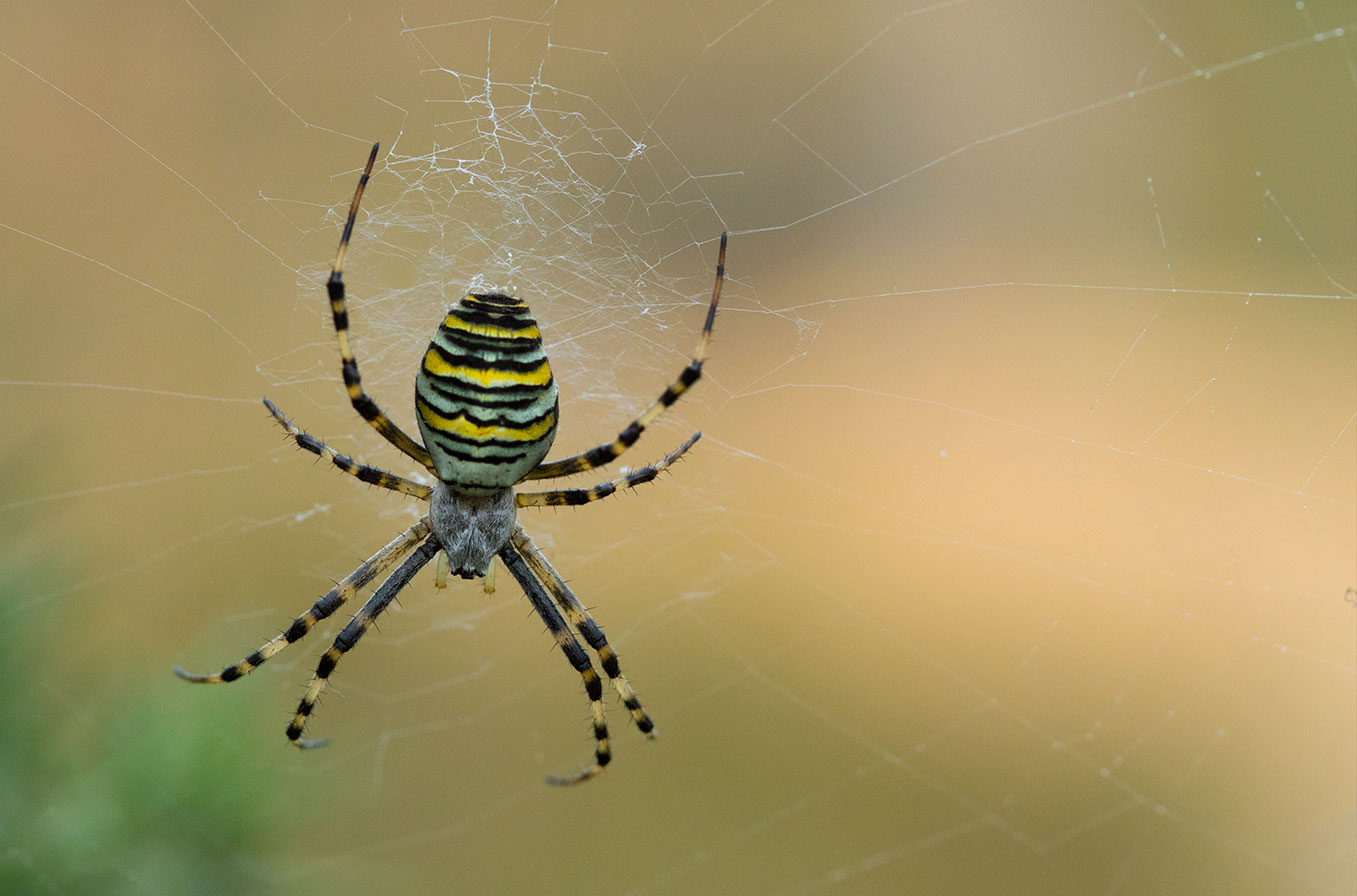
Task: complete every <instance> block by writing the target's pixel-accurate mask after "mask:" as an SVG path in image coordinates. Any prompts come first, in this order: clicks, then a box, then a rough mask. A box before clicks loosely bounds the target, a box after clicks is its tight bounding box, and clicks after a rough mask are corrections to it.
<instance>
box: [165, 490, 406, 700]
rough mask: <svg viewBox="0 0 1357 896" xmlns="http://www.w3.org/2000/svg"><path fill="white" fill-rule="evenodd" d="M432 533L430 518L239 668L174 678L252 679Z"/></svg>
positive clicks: (204, 680) (177, 668) (200, 680)
mask: <svg viewBox="0 0 1357 896" xmlns="http://www.w3.org/2000/svg"><path fill="white" fill-rule="evenodd" d="M430 530H431V527H430V525H429V518H428V517H427V516H425V517H424V518H423V519H421V520H420V521H419V522H417V523H415V524H414V525H413V526H411V527H410V528H409V529H406V530H405V531H404V532H402V533H401V534H400V535H399V536H397V537H396V538H395V539H394V540H392V541H391V543H390V544H388V545H387V546H386V547H384V548H382V549H381V550H380V551H378V552H377V553H375V554H373V555H372V556H371V557H369V558H368V559H367V560H364V561H363V563H362V565H360V566H359V567H358V568H357V569H355V570H354V571H353V572H351V573H349V575H347V576H345V578H344V580H343V581H341V582H340V583H339V584H337V585H335V587H334V588H332V589H330V591H329V593H328V594H326V595H325V596H324V597H322V598H321V599H320V600H318V601H316V603H315V605H314V606H313V607H311V609H309V610H307V611H306V612H305V613H303V614H302V615H300V616H298V617H297V618H296V619H294V620H293V621H292V624H291V625H290V626H288V627H287V629H286V630H285V631H283V632H282V633H281V634H279V635H278V636H277V637H275V638H273V639H272V640H270V641H269V642H268V643H267V644H265V645H264V646H263V647H260V648H259V649H258V650H256V651H255V652H254V653H252V654H250V655H249V656H247V657H245V659H243V660H241V661H240V662H238V663H236V664H235V665H233V666H227V667H226V668H225V669H223V670H221V671H220V672H218V673H216V674H215V675H194V674H193V673H191V672H188V671H186V670H185V669H184V668H183V667H182V666H175V667H174V674H175V675H178V676H179V677H180V678H182V679H185V680H186V681H192V682H198V683H205V684H214V683H217V682H223V681H235V680H236V679H237V678H241V677H243V676H245V675H248V674H249V673H250V672H253V671H254V670H255V669H257V668H259V667H260V666H262V665H263V664H264V663H265V662H267V661H268V659H269V658H270V657H272V656H273V655H274V654H276V653H278V652H279V651H281V650H282V649H283V648H284V647H286V646H287V645H289V644H292V643H294V642H296V641H300V640H301V639H302V638H304V637H305V636H306V634H307V632H309V631H311V629H312V628H314V627H315V625H316V623H317V622H320V621H321V620H322V619H325V618H326V617H328V616H330V614H332V613H334V611H335V610H337V609H339V607H340V605H342V604H343V603H344V602H345V601H346V600H348V599H349V598H351V597H353V596H354V595H355V594H357V593H358V591H359V590H360V589H361V588H362V587H363V586H364V585H366V584H367V583H368V582H370V581H372V580H373V579H375V578H376V577H377V576H379V575H381V574H382V573H384V572H386V571H387V570H388V569H390V568H391V567H392V566H393V565H395V563H396V561H397V560H399V559H401V558H402V557H404V556H405V555H406V554H407V553H408V552H409V551H410V549H411V548H413V547H414V546H415V544H416V543H417V542H419V540H420V539H421V538H424V537H426V536H427V535H428V534H429V532H430Z"/></svg>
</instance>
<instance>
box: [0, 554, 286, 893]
mask: <svg viewBox="0 0 1357 896" xmlns="http://www.w3.org/2000/svg"><path fill="white" fill-rule="evenodd" d="M25 591H26V589H25V583H24V582H23V580H22V578H21V577H20V576H16V575H14V574H12V573H11V574H7V575H3V576H0V607H7V608H13V607H16V606H19V605H20V604H19V603H18V601H19V600H20V599H21V595H23V594H24V593H25ZM55 616H57V614H56V613H51V612H44V611H43V610H42V609H37V610H36V611H29V610H24V611H17V612H6V613H0V707H2V709H0V844H2V846H3V848H2V849H0V893H6V894H8V893H14V894H39V893H100V894H121V893H127V894H132V893H136V894H147V893H174V894H181V893H182V894H192V893H214V894H215V893H233V892H258V891H260V890H261V889H267V887H265V886H263V883H264V881H266V880H267V879H268V878H269V877H270V874H271V872H270V867H269V866H266V865H264V864H263V863H261V862H260V861H259V858H258V857H261V856H267V855H269V852H270V849H269V848H270V846H271V845H272V844H275V843H276V828H275V827H273V825H275V824H276V823H277V822H276V820H275V819H276V818H277V815H278V813H277V812H275V811H273V810H274V809H276V807H275V806H272V801H271V800H270V799H269V796H270V789H269V776H267V775H249V774H244V775H243V774H241V773H240V772H239V767H240V761H241V760H240V757H239V756H238V754H237V753H236V752H235V751H234V750H233V746H232V744H231V743H230V741H229V740H228V739H226V738H223V737H222V733H221V732H222V731H230V730H235V728H236V726H234V725H232V724H231V721H232V720H225V721H223V720H222V719H221V717H220V715H217V716H215V717H211V716H209V715H208V714H198V716H197V718H199V719H204V720H207V719H209V718H210V722H211V724H210V725H207V724H203V725H201V726H195V724H194V721H193V719H192V718H188V717H178V716H174V715H171V712H170V709H169V706H170V705H171V703H172V701H171V700H170V699H168V695H169V693H170V691H169V689H170V688H171V687H173V686H174V684H175V682H174V681H173V679H172V678H171V677H170V673H169V669H168V668H166V669H164V670H162V671H163V676H160V677H163V679H164V681H163V683H161V682H158V681H156V676H153V674H152V672H151V671H150V670H149V669H145V668H137V667H138V666H141V667H145V666H146V659H147V657H146V654H145V651H144V650H139V649H138V650H134V652H132V653H123V652H122V650H121V648H124V647H126V645H114V644H106V645H102V647H101V648H99V649H91V645H84V646H81V645H78V644H73V643H71V642H70V635H69V634H68V633H66V632H65V631H63V627H62V620H61V619H60V618H51V617H55ZM99 653H102V654H103V655H104V657H106V658H107V659H104V660H101V659H100V658H99V657H98V656H96V654H99ZM77 656H78V657H79V661H78V662H80V663H82V664H83V665H81V666H77V665H74V662H75V661H74V660H71V659H68V658H72V657H77ZM119 656H122V657H124V659H125V661H126V665H123V664H122V661H119V663H120V664H119V665H118V666H117V667H116V668H110V669H107V671H108V673H109V674H107V675H100V674H99V672H100V671H101V663H107V662H113V661H115V659H116V658H117V657H119ZM244 856H253V857H256V858H254V859H252V860H247V859H243V858H242V857H244Z"/></svg>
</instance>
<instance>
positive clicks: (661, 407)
mask: <svg viewBox="0 0 1357 896" xmlns="http://www.w3.org/2000/svg"><path fill="white" fill-rule="evenodd" d="M725 279H726V235H725V234H724V233H723V234H721V251H720V253H719V254H718V255H717V257H716V284H715V285H714V286H713V287H712V291H711V304H710V305H708V306H707V320H706V322H705V323H703V325H702V334H701V335H700V336H699V337H698V340H697V349H696V350H695V351H694V352H693V359H692V361H691V362H689V364H688V366H687V367H685V368H683V372H682V373H680V374H679V376H678V379H676V380H674V381H673V382H672V383H670V384H669V387H668V388H666V389H665V390H664V392H662V393H660V397H659V398H657V399H655V402H654V404H652V405H651V406H650V407H648V408H646V410H645V411H644V412H643V413H642V414H641V416H639V417H637V418H636V419H635V420H633V421H631V422H630V423H628V424H627V427H626V429H624V430H622V431H621V432H620V433H618V435H617V438H616V439H614V440H613V441H611V442H607V443H604V444H602V445H598V446H596V447H594V448H590V449H589V450H588V451H585V452H583V453H582V454H576V455H574V456H573V457H567V458H563V459H561V460H556V461H551V462H549V463H542V464H539V465H538V466H537V468H536V469H535V470H533V471H532V472H531V473H529V474H528V475H527V476H524V477H523V479H524V480H528V479H551V478H554V477H556V476H568V475H570V474H572V473H583V472H584V471H585V470H592V469H595V468H596V467H601V466H603V465H605V464H609V463H612V462H613V461H614V460H616V459H617V458H618V457H620V456H621V455H622V452H624V451H626V450H627V449H628V448H630V447H631V446H632V445H635V444H636V440H637V439H639V438H640V437H641V433H642V432H644V431H645V428H646V427H647V426H649V425H650V424H651V423H654V422H655V418H656V417H659V416H660V415H661V414H663V413H664V412H665V411H666V410H668V409H669V407H670V406H671V405H673V403H674V402H676V401H678V400H679V396H681V395H682V394H683V393H684V392H687V391H688V389H689V388H690V387H691V386H692V385H693V383H695V382H697V381H698V379H699V378H700V377H701V376H702V362H703V361H704V360H706V357H707V349H708V347H709V346H710V345H711V331H712V327H713V326H714V325H715V324H716V306H717V304H718V303H719V302H720V301H721V284H723V283H724V282H725Z"/></svg>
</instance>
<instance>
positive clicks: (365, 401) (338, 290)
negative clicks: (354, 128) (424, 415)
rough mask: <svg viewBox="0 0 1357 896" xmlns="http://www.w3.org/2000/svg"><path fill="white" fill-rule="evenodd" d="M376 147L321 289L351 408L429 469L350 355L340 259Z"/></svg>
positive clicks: (419, 449) (426, 457)
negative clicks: (372, 392)
mask: <svg viewBox="0 0 1357 896" xmlns="http://www.w3.org/2000/svg"><path fill="white" fill-rule="evenodd" d="M377 147H378V144H376V143H374V144H372V152H371V153H370V154H369V155H368V163H367V165H366V166H365V167H364V168H363V175H362V176H361V177H360V178H358V189H356V190H354V193H353V202H352V203H351V204H350V205H349V216H348V218H347V219H346V220H345V221H344V233H343V235H342V236H340V238H339V251H338V252H337V253H335V263H334V266H333V268H332V269H331V271H330V279H329V280H328V281H326V283H325V289H326V291H327V292H328V293H329V295H330V313H331V314H332V315H333V316H334V322H335V337H336V338H337V339H338V340H339V358H340V361H341V362H342V368H341V369H342V372H343V375H344V389H345V390H346V391H347V392H348V393H349V401H350V402H351V403H352V404H353V409H354V410H355V411H357V412H358V415H359V416H360V417H362V418H363V419H364V420H366V421H367V422H368V425H369V426H371V427H372V428H373V429H375V430H377V432H379V433H381V435H382V437H383V438H384V439H386V440H387V441H388V442H390V443H391V444H392V445H395V446H396V448H398V449H399V450H400V451H401V452H402V453H403V454H406V455H408V456H409V457H410V458H412V459H413V460H414V461H416V462H417V463H419V464H421V465H422V466H424V467H425V468H427V469H430V470H432V469H433V459H432V458H430V457H429V452H428V451H427V450H425V448H424V446H423V445H421V444H419V443H418V442H416V441H415V440H414V439H412V438H410V437H409V436H408V435H406V434H405V432H404V430H402V429H401V428H400V427H399V426H397V425H396V424H395V423H394V422H392V420H391V418H390V417H388V416H386V414H385V413H383V411H382V409H381V408H380V407H378V406H377V403H376V402H375V401H373V400H372V397H371V396H369V395H368V394H367V393H366V392H364V391H363V380H362V377H361V376H359V373H358V358H357V357H355V356H354V353H353V347H352V346H351V345H350V344H349V311H348V305H347V304H346V302H345V298H344V256H345V255H346V254H347V253H348V251H349V238H350V237H352V236H353V222H354V220H355V219H356V218H357V217H358V203H359V202H360V201H361V200H362V198H363V188H364V187H366V186H367V185H368V178H369V177H371V176H372V164H373V163H374V162H375V161H376V160H377Z"/></svg>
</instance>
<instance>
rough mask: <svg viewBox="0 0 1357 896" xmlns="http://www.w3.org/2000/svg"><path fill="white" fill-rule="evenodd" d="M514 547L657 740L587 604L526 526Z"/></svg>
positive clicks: (518, 531)
mask: <svg viewBox="0 0 1357 896" xmlns="http://www.w3.org/2000/svg"><path fill="white" fill-rule="evenodd" d="M509 539H510V541H511V543H512V544H513V546H514V547H515V548H517V549H518V552H519V553H520V554H522V555H523V558H524V559H525V560H527V561H528V566H529V567H530V568H531V569H532V572H533V574H534V575H535V576H536V577H537V578H538V580H539V581H541V583H542V584H543V585H545V586H546V589H547V591H549V592H550V593H551V597H552V599H553V600H554V601H555V602H556V603H557V604H558V605H559V606H560V607H561V609H562V610H564V611H565V615H566V618H567V619H569V620H570V624H571V625H572V626H574V627H575V631H577V632H579V633H580V636H581V637H582V638H584V640H585V642H586V643H587V644H588V645H589V646H590V647H592V648H593V650H594V652H595V653H597V654H598V661H599V663H600V664H601V665H602V666H603V673H604V674H605V675H607V676H608V680H609V681H611V682H612V684H613V688H614V689H616V691H617V696H618V697H619V698H620V699H621V700H622V705H623V706H625V707H626V708H627V711H628V712H630V713H631V717H632V719H633V720H634V721H635V722H636V727H637V728H639V729H641V732H642V733H643V734H645V736H646V737H650V738H653V737H654V736H655V723H654V722H653V721H651V719H650V716H649V715H647V714H646V711H645V709H644V708H643V707H642V706H641V700H640V698H639V697H637V696H636V692H635V691H634V690H632V688H631V685H630V684H628V683H627V677H626V676H625V675H623V674H622V666H621V664H620V662H619V661H618V658H617V654H616V653H614V652H613V649H612V647H611V646H610V645H609V644H608V639H607V638H606V637H604V635H603V629H602V628H600V627H599V624H598V623H597V622H595V621H594V617H593V616H591V615H589V611H588V610H586V609H585V607H584V604H582V603H580V601H579V598H577V597H575V593H574V592H573V591H571V590H570V586H568V585H566V583H565V580H564V579H562V578H561V574H560V573H558V572H557V571H556V567H554V566H552V565H551V563H550V562H548V560H547V558H546V557H544V556H543V555H542V552H541V551H540V550H538V549H537V545H535V544H533V542H532V539H531V538H529V537H528V533H527V532H524V531H523V527H522V526H515V527H514V533H513V535H511V536H510V537H509Z"/></svg>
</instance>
